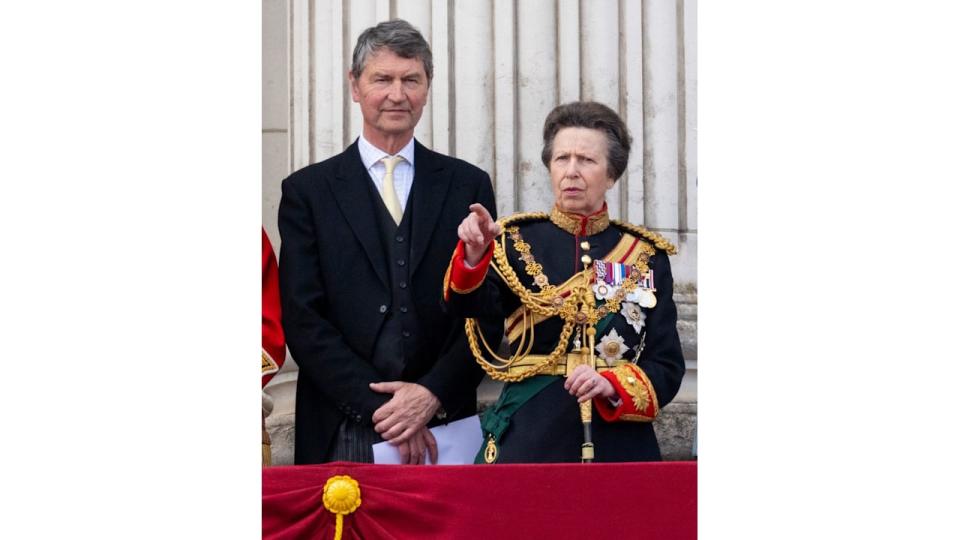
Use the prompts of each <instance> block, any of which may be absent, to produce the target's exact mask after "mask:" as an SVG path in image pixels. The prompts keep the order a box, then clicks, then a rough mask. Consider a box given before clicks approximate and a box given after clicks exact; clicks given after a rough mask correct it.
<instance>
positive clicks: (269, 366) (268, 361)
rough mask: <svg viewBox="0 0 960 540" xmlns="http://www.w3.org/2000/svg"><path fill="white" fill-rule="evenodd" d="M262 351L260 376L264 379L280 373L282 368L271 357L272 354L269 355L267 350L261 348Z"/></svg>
mask: <svg viewBox="0 0 960 540" xmlns="http://www.w3.org/2000/svg"><path fill="white" fill-rule="evenodd" d="M260 351H261V355H260V360H261V364H260V366H261V369H260V376H261V377H262V376H264V375H269V374H270V373H276V372H278V371H280V366H278V365H277V363H276V362H275V361H274V360H273V357H271V356H270V353H268V352H267V350H266V349H263V348H261V349H260Z"/></svg>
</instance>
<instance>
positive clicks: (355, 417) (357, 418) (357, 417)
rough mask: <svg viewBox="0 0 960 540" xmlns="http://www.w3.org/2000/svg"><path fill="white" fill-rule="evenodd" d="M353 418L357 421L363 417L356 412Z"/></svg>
mask: <svg viewBox="0 0 960 540" xmlns="http://www.w3.org/2000/svg"><path fill="white" fill-rule="evenodd" d="M353 419H354V420H356V421H357V423H359V422H360V421H361V420H363V417H362V416H360V415H359V414H358V415H356V416H354V417H353Z"/></svg>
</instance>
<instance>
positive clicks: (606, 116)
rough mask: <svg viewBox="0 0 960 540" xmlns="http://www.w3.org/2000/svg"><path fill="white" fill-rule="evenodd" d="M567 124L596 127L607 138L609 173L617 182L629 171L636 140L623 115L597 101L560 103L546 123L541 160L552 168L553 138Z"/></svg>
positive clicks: (551, 112) (544, 125) (570, 125)
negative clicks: (628, 162)
mask: <svg viewBox="0 0 960 540" xmlns="http://www.w3.org/2000/svg"><path fill="white" fill-rule="evenodd" d="M567 127H582V128H587V129H596V130H598V131H600V132H602V133H603V134H604V136H605V137H606V138H607V174H609V175H610V178H613V180H614V181H616V180H617V179H618V178H620V176H621V175H622V174H623V171H625V170H627V161H629V159H630V143H631V142H632V141H633V139H632V138H631V137H630V132H629V131H628V130H627V125H626V124H625V123H624V122H623V120H621V119H620V115H618V114H617V113H615V112H614V111H613V109H611V108H610V107H607V106H606V105H604V104H603V103H597V102H596V101H573V102H571V103H564V104H563V105H558V106H557V107H556V108H554V109H553V110H552V111H550V114H548V115H547V119H546V121H544V123H543V151H542V152H541V153H540V159H542V160H543V164H544V165H546V167H547V168H548V169H549V168H550V158H552V157H553V138H554V137H556V136H557V132H558V131H560V130H561V129H563V128H567Z"/></svg>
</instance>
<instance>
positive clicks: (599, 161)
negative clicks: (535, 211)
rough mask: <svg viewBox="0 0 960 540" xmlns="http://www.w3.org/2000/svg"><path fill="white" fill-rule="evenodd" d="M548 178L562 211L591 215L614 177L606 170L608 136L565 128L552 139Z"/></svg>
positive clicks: (600, 132) (594, 130)
mask: <svg viewBox="0 0 960 540" xmlns="http://www.w3.org/2000/svg"><path fill="white" fill-rule="evenodd" d="M550 181H551V183H552V184H553V196H554V198H555V199H556V203H557V206H559V207H560V210H563V211H564V212H576V213H578V214H582V215H585V216H586V215H589V214H592V213H594V212H596V211H598V210H600V209H601V208H603V202H604V200H605V198H606V195H607V190H608V189H610V188H612V187H613V183H614V179H613V178H610V175H609V173H608V172H607V138H606V137H605V136H604V134H603V132H602V131H600V130H597V129H588V128H582V127H565V128H562V129H560V131H558V132H557V134H556V136H554V138H553V155H552V156H551V158H550Z"/></svg>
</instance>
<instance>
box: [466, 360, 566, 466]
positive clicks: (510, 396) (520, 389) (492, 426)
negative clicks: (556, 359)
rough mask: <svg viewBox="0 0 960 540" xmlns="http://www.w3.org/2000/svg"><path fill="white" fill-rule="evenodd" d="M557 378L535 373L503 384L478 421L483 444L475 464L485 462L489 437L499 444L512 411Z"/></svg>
mask: <svg viewBox="0 0 960 540" xmlns="http://www.w3.org/2000/svg"><path fill="white" fill-rule="evenodd" d="M558 378H560V377H558V376H554V375H535V376H533V377H530V378H528V379H524V380H522V381H520V382H515V383H508V384H507V385H506V386H504V387H503V391H502V392H500V399H498V400H497V402H496V403H494V404H493V405H492V406H491V407H490V408H489V409H487V410H486V411H484V412H483V418H482V420H481V421H480V427H481V428H483V445H482V446H481V447H480V451H479V452H477V457H476V458H474V460H473V462H474V463H477V464H483V463H486V462H487V461H486V459H485V452H486V449H487V446H488V444H489V441H490V439H491V438H492V439H493V441H494V444H499V443H500V437H501V436H502V435H503V433H504V432H505V431H506V430H507V427H509V426H510V418H511V417H512V416H513V413H515V412H516V411H517V410H518V409H519V408H520V407H522V406H523V404H524V403H526V402H527V401H530V399H531V398H533V396H535V395H537V394H539V393H540V391H541V390H543V389H544V388H546V387H547V385H548V384H550V383H552V382H554V381H556V380H557V379H558ZM499 457H500V452H499V450H498V451H497V459H499ZM497 459H494V460H493V463H496V462H497Z"/></svg>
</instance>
